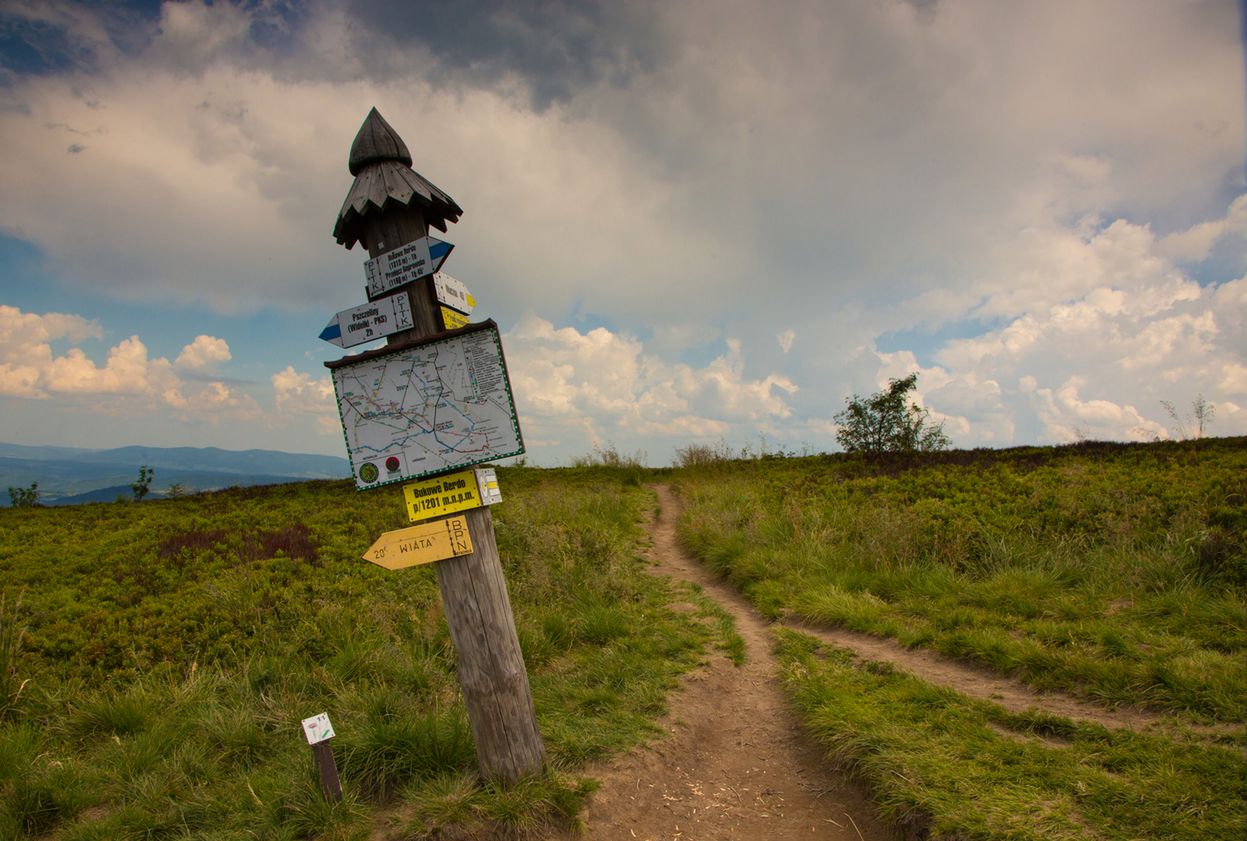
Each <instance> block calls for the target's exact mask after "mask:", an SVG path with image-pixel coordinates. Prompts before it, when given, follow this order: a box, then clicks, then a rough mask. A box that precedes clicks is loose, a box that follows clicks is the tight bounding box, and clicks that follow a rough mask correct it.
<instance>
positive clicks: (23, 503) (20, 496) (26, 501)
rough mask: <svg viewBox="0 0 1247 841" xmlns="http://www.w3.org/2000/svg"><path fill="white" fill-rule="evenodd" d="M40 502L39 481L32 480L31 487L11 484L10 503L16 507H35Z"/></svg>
mask: <svg viewBox="0 0 1247 841" xmlns="http://www.w3.org/2000/svg"><path fill="white" fill-rule="evenodd" d="M38 504H39V483H38V482H31V483H30V487H29V488H15V487H13V486H12V485H9V505H12V506H13V507H14V508H34V507H35V506H36V505H38Z"/></svg>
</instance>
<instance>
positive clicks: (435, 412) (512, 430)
mask: <svg viewBox="0 0 1247 841" xmlns="http://www.w3.org/2000/svg"><path fill="white" fill-rule="evenodd" d="M325 364H326V366H328V367H329V368H330V369H331V370H332V371H333V389H334V393H335V394H336V395H337V398H338V412H339V413H340V415H341V417H342V429H343V432H344V433H345V435H346V451H347V455H348V456H349V457H350V460H351V471H352V473H353V474H354V476H355V487H356V489H358V490H363V489H365V488H375V487H380V486H381V485H388V484H390V483H391V482H402V481H407V480H410V479H419V478H421V477H424V476H431V475H433V474H435V473H444V472H446V471H448V470H455V469H457V468H460V467H468V466H470V465H473V464H480V463H481V462H485V461H492V460H494V459H499V458H506V457H507V456H515V455H519V454H520V453H522V452H524V440H523V438H522V437H521V435H520V424H519V420H518V418H517V417H516V414H515V403H514V401H513V400H512V399H511V384H510V381H509V380H508V379H507V368H506V361H505V360H504V358H503V356H502V342H501V340H500V339H499V337H498V325H497V324H495V323H494V322H493V321H492V320H490V321H485V322H482V323H481V324H473V325H470V326H468V327H465V328H463V329H461V330H457V331H455V332H454V333H453V334H452V335H449V336H446V337H445V338H440V339H434V340H433V341H429V342H420V343H417V344H413V345H407V346H405V347H400V348H397V349H394V348H382V349H380V350H376V351H369V352H367V353H361V354H359V355H358V356H355V357H347V358H345V359H340V360H338V361H336V362H326V363H325Z"/></svg>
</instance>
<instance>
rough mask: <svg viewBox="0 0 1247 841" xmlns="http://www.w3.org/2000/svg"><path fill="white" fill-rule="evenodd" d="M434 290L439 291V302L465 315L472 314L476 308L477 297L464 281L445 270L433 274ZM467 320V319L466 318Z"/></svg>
mask: <svg viewBox="0 0 1247 841" xmlns="http://www.w3.org/2000/svg"><path fill="white" fill-rule="evenodd" d="M433 291H434V292H436V293H437V302H438V303H439V304H442V305H444V306H447V307H450V308H451V309H454V310H458V311H459V312H461V313H463V314H464V315H471V314H472V310H474V309H476V299H475V298H473V297H472V293H471V292H469V291H468V287H466V286H464V285H463V281H461V280H459V279H458V278H454V277H451V276H450V275H448V274H446V273H445V272H438V273H437V274H435V275H433ZM464 320H465V321H466V320H467V319H464Z"/></svg>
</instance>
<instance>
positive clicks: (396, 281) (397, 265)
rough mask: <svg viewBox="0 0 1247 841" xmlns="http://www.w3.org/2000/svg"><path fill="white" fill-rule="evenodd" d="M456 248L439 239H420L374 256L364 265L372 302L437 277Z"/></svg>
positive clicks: (369, 296) (369, 298) (369, 297)
mask: <svg viewBox="0 0 1247 841" xmlns="http://www.w3.org/2000/svg"><path fill="white" fill-rule="evenodd" d="M454 247H455V246H454V245H452V244H451V243H449V242H444V241H442V240H440V239H438V238H437V237H420V238H419V239H416V240H412V241H411V242H409V243H407V244H406V245H402V246H399V247H398V248H395V249H394V250H393V251H387V252H385V253H384V254H379V255H377V256H376V257H373V258H372V259H371V260H369V261H368V262H366V263H364V275H365V277H367V278H368V300H370V301H375V300H376V299H377V298H380V297H381V296H382V295H384V294H386V293H387V292H391V291H393V290H394V289H397V288H398V287H400V286H402V285H403V284H405V283H411V282H412V281H413V280H417V279H419V278H422V277H424V276H426V275H431V274H433V272H435V271H437V270H438V269H440V268H441V267H442V263H445V262H446V258H447V257H448V256H450V250H451V249H452V248H454Z"/></svg>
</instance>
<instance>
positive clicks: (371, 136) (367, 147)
mask: <svg viewBox="0 0 1247 841" xmlns="http://www.w3.org/2000/svg"><path fill="white" fill-rule="evenodd" d="M380 161H399V162H400V163H404V164H406V165H407V166H411V152H409V151H407V144H406V143H404V142H403V138H401V137H399V136H398V132H396V131H395V130H394V127H393V126H391V125H390V124H389V123H387V122H386V121H385V117H382V116H381V112H379V111H378V110H377V109H376V108H373V109H372V110H371V111H369V112H368V116H367V117H365V118H364V124H363V125H362V126H360V127H359V133H357V134H356V135H355V142H354V143H352V144H351V159H350V163H349V164H348V168H349V169H350V170H351V175H359V173H360V170H362V169H363V168H364V165H365V164H370V163H375V162H380Z"/></svg>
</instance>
